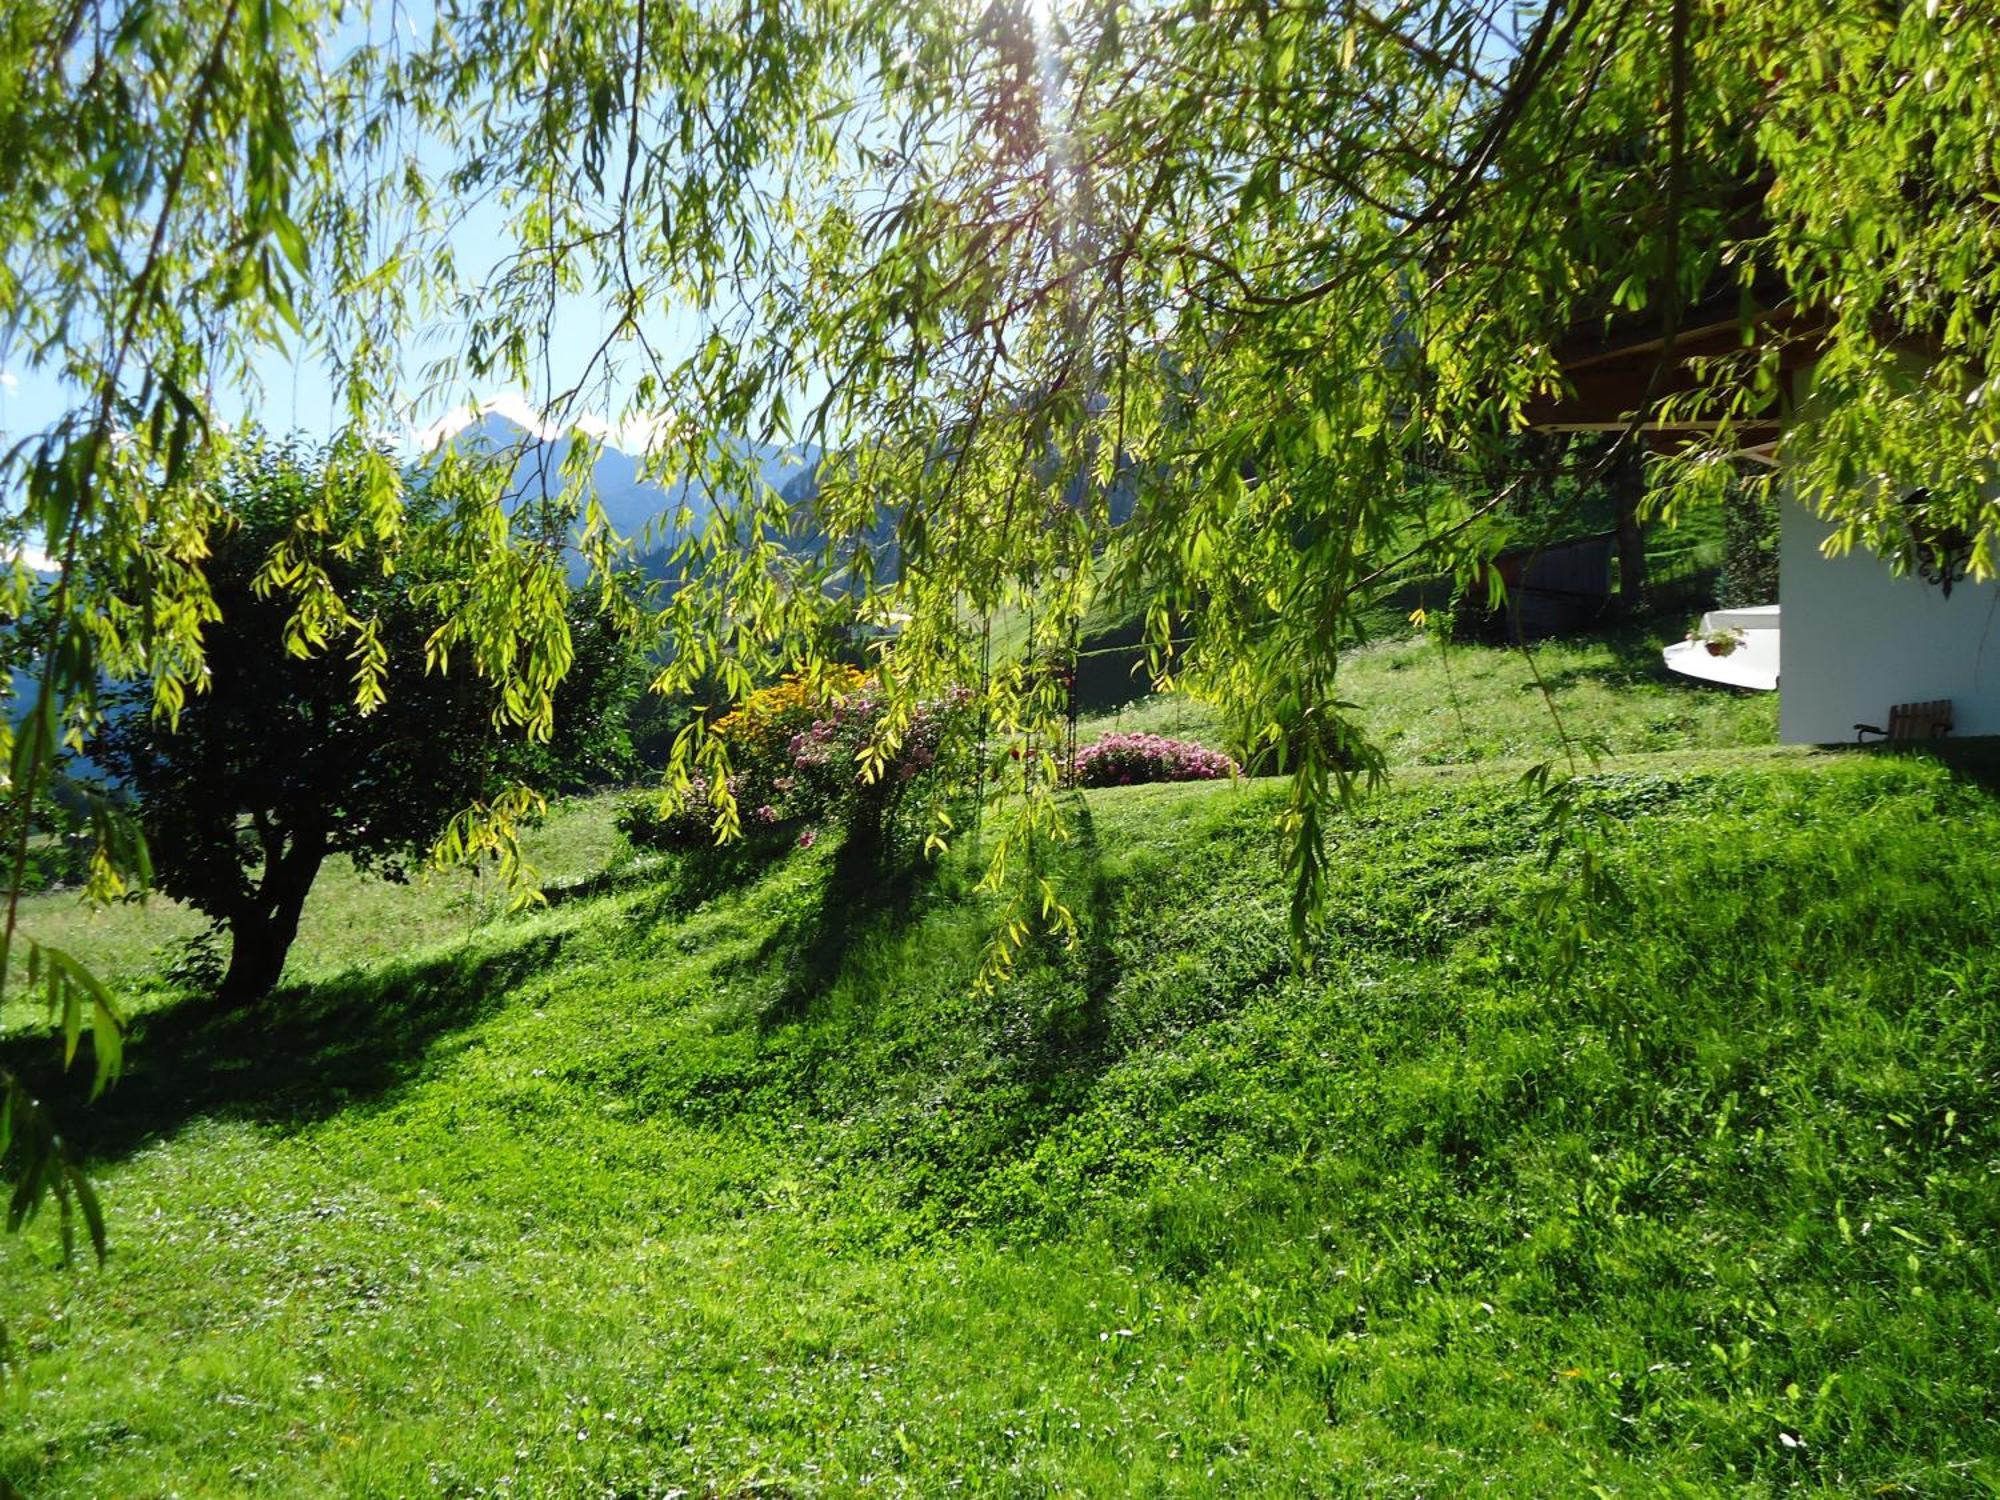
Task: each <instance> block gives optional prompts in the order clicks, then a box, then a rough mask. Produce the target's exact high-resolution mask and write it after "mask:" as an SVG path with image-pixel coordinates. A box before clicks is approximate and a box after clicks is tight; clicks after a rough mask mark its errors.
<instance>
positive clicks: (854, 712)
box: [619, 673, 970, 849]
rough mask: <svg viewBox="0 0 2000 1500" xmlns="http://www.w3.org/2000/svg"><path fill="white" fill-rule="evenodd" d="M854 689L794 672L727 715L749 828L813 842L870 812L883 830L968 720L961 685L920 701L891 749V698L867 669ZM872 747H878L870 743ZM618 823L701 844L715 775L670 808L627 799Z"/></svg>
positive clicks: (724, 726)
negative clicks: (886, 743) (811, 681)
mask: <svg viewBox="0 0 2000 1500" xmlns="http://www.w3.org/2000/svg"><path fill="white" fill-rule="evenodd" d="M844 680H845V682H846V685H847V687H848V689H849V690H848V691H847V692H846V693H844V694H843V695H842V696H840V697H838V698H834V699H831V700H829V699H825V698H818V699H815V698H814V697H813V696H812V695H811V694H810V693H809V692H808V691H807V690H806V688H805V686H804V684H802V683H801V682H799V681H798V680H797V679H795V678H788V679H787V680H786V681H784V682H782V683H780V684H778V685H777V686H775V687H771V688H766V689H763V690H762V691H760V692H758V693H755V694H752V695H751V697H750V698H749V699H748V700H746V701H745V703H744V705H743V707H742V708H739V709H738V710H737V711H736V712H735V713H732V714H730V715H729V716H728V717H727V718H725V719H722V720H720V721H719V722H718V723H717V724H716V726H715V732H716V733H717V734H718V735H721V736H722V737H723V738H724V739H726V740H728V741H729V753H730V759H731V762H732V770H731V774H730V778H729V791H730V795H731V796H732V797H734V798H735V799H736V802H737V807H738V815H739V818H740V820H741V827H742V831H743V833H744V834H745V835H746V836H748V837H750V838H753V839H755V838H757V837H758V836H759V835H763V834H767V833H773V834H778V835H781V836H782V839H781V841H780V842H774V843H773V844H772V845H771V847H772V848H773V849H776V848H779V847H785V846H789V847H796V848H800V849H810V848H811V847H812V846H813V843H814V841H815V840H816V839H817V837H818V831H819V827H820V825H822V824H824V823H841V824H844V825H846V826H847V827H848V828H849V829H850V830H851V829H853V828H855V827H856V826H857V825H859V824H860V823H862V822H864V821H865V822H866V823H867V824H868V826H869V829H870V831H871V832H878V833H879V832H881V831H882V830H883V828H884V825H885V823H886V822H887V820H888V819H889V818H890V816H891V815H892V814H893V813H894V812H895V810H896V809H897V807H898V805H899V804H900V803H901V802H902V801H904V800H905V799H906V797H907V796H908V794H909V792H910V791H911V789H912V786H913V784H914V783H916V782H917V780H918V778H920V777H923V776H924V775H926V774H927V773H928V772H930V771H932V770H933V768H934V767H935V766H936V764H937V760H938V756H939V754H940V752H941V751H942V749H943V747H944V745H945V742H946V740H947V738H948V737H949V736H950V735H951V734H952V733H953V732H954V729H955V728H959V727H962V724H961V723H960V720H961V717H962V715H963V712H964V710H965V707H966V704H967V702H968V700H969V698H970V694H969V693H967V692H966V691H965V690H963V689H955V690H954V691H953V692H952V693H951V694H950V695H948V696H947V697H946V698H944V699H941V700H934V701H927V702H924V703H920V704H918V705H917V708H916V710H915V712H914V713H913V714H912V716H911V718H910V721H909V722H908V724H907V725H906V726H905V727H904V729H903V733H902V735H901V737H900V741H899V743H898V744H897V745H896V746H895V748H894V749H893V750H889V749H887V748H886V747H878V746H877V739H878V737H879V734H880V731H881V727H882V716H883V709H884V705H883V702H882V700H881V698H880V697H879V696H877V694H876V693H875V692H874V691H873V690H872V685H871V684H870V683H869V682H868V680H867V679H866V678H864V677H862V676H861V675H860V674H859V673H850V675H849V676H848V677H847V678H845V679H844ZM871 752H872V753H871ZM619 827H620V829H621V830H622V831H623V832H624V833H625V836H626V837H627V838H628V839H629V840H630V841H631V842H632V843H633V844H635V845H638V846H641V847H646V848H684V849H686V848H701V847H705V846H709V845H712V844H714V843H715V808H714V804H713V803H712V802H711V801H710V789H709V782H708V780H707V778H706V777H705V776H703V775H701V774H700V773H696V774H695V775H694V776H693V777H692V778H690V783H689V787H688V790H687V792H686V793H685V794H684V795H683V796H682V797H681V798H680V799H679V801H678V803H677V804H676V805H675V806H673V807H672V808H671V809H670V810H668V811H667V812H666V813H664V814H663V813H661V811H660V809H659V804H658V801H657V799H655V798H652V797H647V798H644V799H642V800H640V801H639V802H637V803H635V804H634V805H633V806H631V807H629V808H627V809H626V810H625V812H624V813H623V814H621V816H620V819H619Z"/></svg>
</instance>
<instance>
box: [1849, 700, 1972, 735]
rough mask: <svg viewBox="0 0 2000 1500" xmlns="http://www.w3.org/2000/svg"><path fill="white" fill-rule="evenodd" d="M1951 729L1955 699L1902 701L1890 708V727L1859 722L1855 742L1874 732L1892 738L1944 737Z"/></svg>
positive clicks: (1855, 727)
mask: <svg viewBox="0 0 2000 1500" xmlns="http://www.w3.org/2000/svg"><path fill="white" fill-rule="evenodd" d="M1950 733H1951V699H1949V698H1936V699H1933V700H1932V701H1931V702H1929V703H1898V704H1897V705H1896V706H1895V707H1894V708H1892V709H1890V710H1889V727H1888V728H1887V729H1883V728H1880V727H1879V726H1877V725H1874V724H1856V725H1855V726H1854V743H1855V744H1857V745H1859V744H1862V743H1864V742H1865V741H1866V739H1867V737H1868V736H1869V735H1871V734H1874V735H1880V736H1881V737H1882V738H1883V739H1885V740H1889V741H1892V742H1893V741H1897V740H1941V739H1943V738H1944V737H1945V736H1946V735H1948V734H1950Z"/></svg>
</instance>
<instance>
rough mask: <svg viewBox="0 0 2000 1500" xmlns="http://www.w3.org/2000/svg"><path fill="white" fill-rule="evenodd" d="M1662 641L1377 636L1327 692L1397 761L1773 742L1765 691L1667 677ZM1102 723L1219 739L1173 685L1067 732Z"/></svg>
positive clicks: (1774, 721)
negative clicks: (1572, 748)
mask: <svg viewBox="0 0 2000 1500" xmlns="http://www.w3.org/2000/svg"><path fill="white" fill-rule="evenodd" d="M1670 638H1671V635H1670V634H1669V633H1666V632H1665V631H1664V629H1663V627H1660V626H1657V625H1649V626H1635V627H1627V628H1625V629H1622V630H1619V631H1616V632H1612V633H1608V634H1605V635H1601V636H1590V637H1579V638H1577V639H1574V640H1562V641H1540V642H1537V643H1535V645H1534V648H1533V651H1532V652H1531V653H1529V654H1525V655H1524V654H1523V653H1522V652H1521V651H1519V650H1517V649H1509V648H1505V647H1497V646H1474V645H1462V646H1451V647H1448V648H1447V647H1443V646H1440V645H1439V644H1438V643H1437V642H1436V641H1434V640H1430V639H1422V638H1404V639H1400V640H1387V641H1382V642H1380V643H1378V644H1376V645H1373V646H1369V647H1365V648H1363V649H1362V650H1360V651H1358V652H1356V653H1355V654H1354V655H1353V656H1351V657H1350V658H1349V659H1348V660H1347V661H1346V663H1344V664H1343V666H1342V667H1341V675H1340V694H1341V696H1342V697H1343V698H1345V699H1347V700H1349V701H1351V702H1353V703H1355V704H1356V705H1358V706H1359V710H1360V717H1361V721H1362V723H1363V724H1364V725H1365V726H1366V728H1367V730H1368V732H1369V734H1370V735H1372V736H1373V737H1374V739H1375V741H1376V743H1378V744H1379V745H1380V746H1381V747H1382V750H1383V753H1384V754H1385V755H1387V756H1388V758H1389V762H1390V764H1391V765H1397V766H1410V765H1457V764H1464V763H1467V762H1472V761H1496V760H1539V759H1543V758H1546V757H1549V756H1554V755H1558V754H1560V753H1561V752H1562V747H1563V738H1564V736H1565V735H1567V736H1569V737H1570V739H1571V740H1572V741H1573V742H1575V743H1577V744H1578V745H1580V746H1584V747H1588V748H1592V749H1595V750H1598V751H1601V752H1605V753H1609V754H1613V755H1638V754H1648V753H1652V752H1655V751H1662V750H1686V749H1729V748H1736V747H1743V746H1751V745H1769V744H1771V743H1773V742H1774V741H1775V740H1776V739H1777V737H1778V695H1777V694H1776V693H1750V692H1738V691H1735V690H1734V689H1730V688H1716V687H1711V686H1708V685H1706V684H1704V683H1698V682H1694V681H1692V680H1690V679H1688V678H1686V677H1680V676H1676V675H1675V674H1674V673H1672V672H1669V671H1668V670H1667V669H1666V667H1665V665H1664V664H1662V662H1661V660H1660V647H1661V646H1662V645H1664V644H1666V641H1667V640H1668V639H1670ZM1552 708H1553V711H1551V710H1552ZM1114 729H1121V730H1126V731H1131V730H1138V729H1145V730H1151V731H1153V732H1154V733H1157V734H1168V735H1174V736H1177V737H1184V738H1188V739H1196V740H1201V741H1202V742H1203V743H1212V744H1219V743H1220V742H1221V741H1220V738H1219V736H1220V733H1221V730H1220V726H1219V725H1218V723H1217V722H1216V720H1215V718H1214V716H1213V715H1212V714H1211V713H1210V712H1209V711H1208V710H1207V709H1206V708H1204V707H1203V706H1202V705H1200V704H1197V703H1193V702H1191V701H1189V700H1187V699H1185V698H1182V697H1179V696H1155V697H1150V698H1146V699H1143V700H1141V701H1139V702H1136V703H1129V704H1125V705H1123V706H1121V707H1118V708H1114V709H1109V710H1106V711H1104V712H1101V713H1097V714H1093V715H1091V716H1090V717H1089V718H1088V719H1086V720H1085V721H1084V722H1083V723H1081V724H1079V726H1078V734H1079V736H1080V737H1081V738H1082V739H1083V740H1085V741H1088V740H1090V739H1092V738H1094V737H1095V736H1096V735H1097V734H1099V733H1103V732H1107V731H1110V730H1114Z"/></svg>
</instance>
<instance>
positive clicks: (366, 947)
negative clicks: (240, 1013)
mask: <svg viewBox="0 0 2000 1500" xmlns="http://www.w3.org/2000/svg"><path fill="white" fill-rule="evenodd" d="M617 839H618V835H617V831H616V830H615V829H614V828H613V827H612V826H611V823H610V821H609V819H608V817H607V816H606V815H605V811H604V803H603V800H602V799H601V798H586V797H579V798H570V799H565V800H562V801H557V802H554V803H552V804H551V806H550V809H549V813H548V816H547V817H546V818H544V819H543V820H542V821H541V822H540V824H539V825H538V826H536V827H534V828H532V829H530V830H529V831H528V833H527V835H526V837H525V838H524V841H523V843H524V847H525V850H526V852H527V855H528V858H529V859H530V861H531V862H532V863H533V864H534V865H535V867H536V868H537V870H538V871H539V872H540V878H541V880H543V881H545V882H547V883H548V884H550V885H551V886H552V887H555V888H556V889H558V890H559V889H561V888H562V886H563V885H564V884H565V883H566V882H570V881H574V880H576V879H578V878H580V877H585V876H588V875H591V874H593V873H595V872H598V871H601V870H603V869H604V868H605V867H606V866H607V864H608V863H609V862H610V861H611V860H612V859H613V858H614V856H615V854H616V852H617ZM511 900H512V898H511V896H510V895H509V893H508V892H507V890H506V889H505V887H504V885H503V884H502V883H501V882H500V881H498V880H496V879H494V878H493V877H492V876H491V875H490V874H486V875H481V874H478V873H475V872H473V871H469V870H463V869H445V870H436V871H431V870H419V871H417V872H416V873H414V874H413V876H412V877H411V879H410V880H409V881H408V882H407V883H404V884H392V883H390V882H388V881H384V880H381V879H379V878H377V877H375V876H373V875H364V874H362V873H361V872H359V871H357V870H356V869H355V868H354V867H353V866H352V865H351V864H350V863H349V862H348V861H347V860H346V859H345V858H344V857H335V858H334V859H331V860H328V861H327V865H326V868H325V869H324V870H322V871H321V872H320V877H319V879H318V881H317V882H315V884H314V886H313V892H312V896H311V898H310V900H309V901H308V902H307V904H306V910H305V915H304V917H303V919H302V920H301V922H300V924H299V938H298V942H297V944H296V945H295V946H294V948H293V950H292V955H291V959H290V962H289V965H288V973H289V974H290V975H291V976H292V977H294V978H323V977H326V976H329V975H333V974H338V973H341V972H343V971H346V970H350V969H367V968H371V967H374V966H376V965H379V964H381V963H384V962H386V961H389V960H392V959H397V958H400V957H402V956H403V955H405V954H407V953H408V952H409V951H410V950H411V949H412V948H416V947H422V946H425V945H427V944H433V943H437V942H440V941H443V940H446V939H449V938H453V937H466V936H469V935H471V934H472V933H473V932H475V931H477V930H478V929H479V928H480V927H481V926H483V925H484V924H486V923H488V922H490V921H492V920H493V919H494V917H496V916H497V915H499V914H501V913H502V912H504V911H505V910H506V909H507V907H508V906H509V904H510V903H511ZM208 926H209V922H208V918H206V917H204V916H203V915H202V914H201V913H200V912H198V911H195V910H193V909H192V908H191V907H187V906H183V905H181V904H180V903H179V902H177V901H172V900H169V899H167V898H166V897H163V896H159V895H149V896H147V897H146V898H145V899H144V900H143V901H139V900H134V901H130V902H121V903H119V904H117V905H115V906H110V907H103V908H93V907H90V906H88V905H86V904H85V903H83V902H82V901H80V900H79V899H78V897H77V895H76V893H75V892H74V891H49V892H42V893H37V894H34V895H29V896H26V897H23V898H22V901H21V930H22V932H24V933H25V934H27V935H28V936H29V937H33V938H36V939H38V940H39V941H41V942H44V943H49V944H52V945H54V946H55V947H58V948H62V949H65V950H66V951H68V952H71V953H74V954H76V955H77V956H78V957H80V958H85V959H87V960H88V961H89V963H90V965H91V967H92V969H93V971H94V972H95V973H96V974H97V975H98V977H99V978H100V979H102V980H103V981H104V982H105V983H107V984H110V985H113V986H114V987H117V988H120V989H123V990H126V991H128V992H129V991H131V990H132V989H134V988H135V987H139V986H143V985H145V984H146V983H147V982H149V981H152V980H156V979H157V978H158V977H159V976H160V975H161V974H162V973H164V972H165V971H166V970H167V969H168V968H169V967H171V966H172V964H173V963H174V962H175V960H176V959H177V957H178V956H179V954H180V952H181V950H182V949H183V948H184V947H185V945H186V944H187V943H188V942H189V941H190V940H191V939H194V938H196V937H198V936H200V934H202V933H203V932H205V931H206V930H207V928H208ZM17 1019H18V1018H17Z"/></svg>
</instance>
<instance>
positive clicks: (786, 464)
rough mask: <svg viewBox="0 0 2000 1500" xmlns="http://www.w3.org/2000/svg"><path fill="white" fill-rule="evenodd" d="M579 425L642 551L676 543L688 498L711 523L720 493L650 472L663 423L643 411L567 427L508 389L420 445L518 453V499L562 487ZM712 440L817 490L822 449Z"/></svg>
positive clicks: (612, 506)
mask: <svg viewBox="0 0 2000 1500" xmlns="http://www.w3.org/2000/svg"><path fill="white" fill-rule="evenodd" d="M579 432H580V433H581V434H582V435H583V436H584V437H585V438H587V439H591V440H595V441H597V442H599V443H600V444H601V445H602V446H601V447H600V449H599V451H598V456H597V461H596V462H595V463H594V464H593V465H592V466H591V475H590V477H591V485H592V487H593V488H594V489H595V491H596V493H597V500H598V504H599V505H601V506H602V507H603V509H604V514H605V517H606V519H607V520H609V521H610V523H611V526H612V529H613V530H615V531H616V532H617V533H618V534H619V535H620V536H621V537H624V538H626V539H627V540H628V542H629V543H630V544H631V550H632V552H633V554H634V555H635V556H638V555H643V554H648V553H651V554H659V553H662V552H664V551H667V550H670V549H671V548H672V546H673V544H674V542H675V540H676V537H675V535H674V533H673V529H672V528H673V523H674V518H675V516H676V515H677V514H678V512H679V511H680V509H681V507H682V506H683V505H685V506H686V507H687V508H688V510H689V511H690V512H692V515H693V521H692V524H693V525H694V526H697V527H698V526H701V525H702V524H704V522H705V520H706V518H707V516H708V514H709V513H710V512H711V511H712V510H713V509H714V508H715V497H714V496H711V495H710V494H708V493H707V491H706V490H704V489H701V488H700V487H698V486H697V485H696V484H695V483H694V482H693V481H690V480H679V481H670V482H668V483H666V484H661V483H658V482H656V481H654V480H651V479H648V478H646V477H645V473H644V456H645V454H646V452H647V451H648V448H649V446H650V445H651V443H652V442H653V441H654V440H655V438H656V435H657V433H658V426H657V424H652V423H647V422H645V421H644V420H643V419H642V420H639V421H628V422H626V423H623V424H619V425H613V424H612V423H609V422H607V421H605V420H604V419H602V418H600V417H595V416H588V415H586V416H584V417H581V418H579V419H578V420H577V422H576V423H575V424H574V426H573V427H566V426H563V425H561V424H558V423H555V422H551V421H549V420H547V419H546V418H544V417H543V416H542V414H541V413H540V412H538V411H537V410H536V409H535V407H534V406H533V405H532V404H531V403H530V402H528V401H526V400H524V399H523V398H521V397H519V396H512V395H502V396H497V397H493V398H490V399H488V400H485V401H482V402H480V403H479V404H478V405H477V406H462V407H459V408H457V409H455V410H454V411H452V412H450V413H449V414H448V415H446V416H445V417H444V418H442V419H441V420H440V421H438V422H435V423H433V424H432V425H431V426H430V427H428V428H426V429H425V430H423V431H422V432H420V433H418V434H417V447H418V450H419V452H420V453H422V454H423V455H424V457H425V458H426V459H429V458H430V457H432V456H434V455H436V454H438V453H440V452H442V451H444V450H445V449H446V448H447V447H453V448H456V449H458V450H459V451H461V452H466V453H480V454H491V455H496V456H511V457H512V459H513V464H514V483H513V487H512V491H511V495H512V498H514V499H515V500H517V501H518V500H524V499H527V498H528V497H530V496H533V495H536V494H539V493H542V492H544V490H546V492H547V493H549V494H556V493H559V492H560V491H561V489H562V488H563V483H564V480H563V473H562V466H563V463H564V461H565V460H566V459H567V458H568V456H569V453H570V447H571V444H572V442H573V441H574V434H576V433H579ZM711 441H712V442H713V443H714V444H715V445H716V446H717V449H718V450H719V451H730V452H733V453H736V454H738V455H741V456H744V457H747V458H748V459H749V460H750V462H751V463H752V464H753V465H754V466H755V468H756V470H757V473H758V476H759V477H760V479H761V480H762V482H763V483H765V484H767V485H769V486H770V487H771V488H772V489H773V490H775V491H777V492H778V493H780V494H782V495H783V496H784V497H785V498H786V500H787V501H789V502H791V503H793V504H797V503H799V502H800V501H802V500H805V499H809V498H810V497H811V495H812V493H813V489H814V483H813V475H814V472H815V469H816V465H817V462H818V458H819V453H818V450H817V449H815V448H813V447H811V446H810V445H800V446H798V447H791V448H781V447H777V446H775V445H773V444H769V443H756V442H752V441H750V440H749V439H747V438H739V437H732V436H728V435H718V436H717V437H715V438H714V439H712V440H711ZM725 444H726V445H727V448H726V449H724V448H723V445H725ZM730 498H733V497H730Z"/></svg>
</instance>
